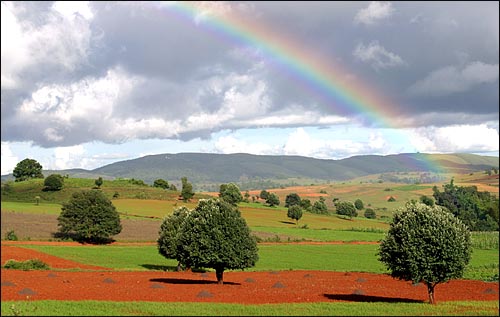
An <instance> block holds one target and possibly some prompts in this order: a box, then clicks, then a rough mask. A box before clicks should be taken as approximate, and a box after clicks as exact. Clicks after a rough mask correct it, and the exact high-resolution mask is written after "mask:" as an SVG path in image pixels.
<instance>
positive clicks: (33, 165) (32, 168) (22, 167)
mask: <svg viewBox="0 0 500 317" xmlns="http://www.w3.org/2000/svg"><path fill="white" fill-rule="evenodd" d="M12 174H13V175H14V177H15V179H16V182H22V181H25V180H28V179H32V178H43V174H42V165H40V163H38V162H37V161H36V160H34V159H30V158H26V159H24V160H22V161H20V162H19V163H17V165H16V167H15V168H14V171H13V173H12Z"/></svg>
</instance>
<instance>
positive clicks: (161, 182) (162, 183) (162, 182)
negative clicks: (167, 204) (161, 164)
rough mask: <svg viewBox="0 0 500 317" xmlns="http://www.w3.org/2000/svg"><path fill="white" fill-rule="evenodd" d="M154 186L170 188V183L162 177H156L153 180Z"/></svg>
mask: <svg viewBox="0 0 500 317" xmlns="http://www.w3.org/2000/svg"><path fill="white" fill-rule="evenodd" d="M153 187H159V188H163V189H169V188H170V186H169V185H168V182H167V181H166V180H164V179H162V178H158V179H155V181H154V182H153Z"/></svg>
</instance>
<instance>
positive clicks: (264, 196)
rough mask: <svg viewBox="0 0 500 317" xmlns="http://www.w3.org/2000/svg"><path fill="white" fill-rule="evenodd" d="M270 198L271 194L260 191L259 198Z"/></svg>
mask: <svg viewBox="0 0 500 317" xmlns="http://www.w3.org/2000/svg"><path fill="white" fill-rule="evenodd" d="M268 196H269V192H268V191H267V190H265V189H263V190H261V191H260V194H259V198H260V199H264V200H267V197H268Z"/></svg>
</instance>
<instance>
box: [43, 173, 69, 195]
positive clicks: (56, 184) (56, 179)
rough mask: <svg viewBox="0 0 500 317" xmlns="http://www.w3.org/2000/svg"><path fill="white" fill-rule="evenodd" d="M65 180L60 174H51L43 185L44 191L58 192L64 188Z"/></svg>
mask: <svg viewBox="0 0 500 317" xmlns="http://www.w3.org/2000/svg"><path fill="white" fill-rule="evenodd" d="M63 184H64V178H63V177H62V176H61V175H59V174H51V175H49V176H47V178H45V180H44V182H43V185H44V186H45V187H44V188H43V190H44V191H58V190H61V189H62V188H63Z"/></svg>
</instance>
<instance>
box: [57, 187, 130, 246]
mask: <svg viewBox="0 0 500 317" xmlns="http://www.w3.org/2000/svg"><path fill="white" fill-rule="evenodd" d="M57 220H58V222H59V223H58V226H59V227H60V228H59V232H60V234H62V235H63V236H73V237H74V238H75V240H77V241H86V242H96V243H102V242H109V241H110V238H111V236H113V235H116V234H119V233H120V232H121V230H122V225H121V223H120V215H119V214H118V212H117V211H116V208H115V206H113V203H112V202H111V200H109V199H108V198H107V197H106V196H104V194H103V193H102V192H101V191H97V190H88V191H80V192H76V193H74V194H73V196H72V197H71V199H70V200H69V201H68V202H67V203H64V204H63V206H62V211H61V214H60V215H59V217H58V218H57Z"/></svg>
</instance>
